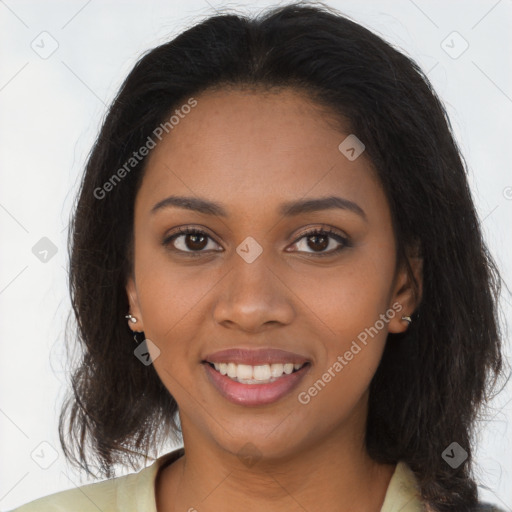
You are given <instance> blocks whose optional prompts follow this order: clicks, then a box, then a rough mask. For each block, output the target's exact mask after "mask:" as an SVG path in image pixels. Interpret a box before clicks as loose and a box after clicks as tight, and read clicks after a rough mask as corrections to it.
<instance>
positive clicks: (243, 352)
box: [203, 348, 309, 366]
mask: <svg viewBox="0 0 512 512" xmlns="http://www.w3.org/2000/svg"><path fill="white" fill-rule="evenodd" d="M203 362H207V363H235V364H247V365H251V366H258V365H264V364H272V363H281V364H285V363H293V364H304V363H308V362H309V359H308V358H307V357H305V356H302V355H300V354H296V353H294V352H287V351H286V350H280V349H276V348H260V349H243V348H230V349H226V350H220V351H218V352H214V353H212V354H208V355H207V356H206V357H205V358H204V359H203Z"/></svg>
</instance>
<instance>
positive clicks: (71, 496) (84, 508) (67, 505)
mask: <svg viewBox="0 0 512 512" xmlns="http://www.w3.org/2000/svg"><path fill="white" fill-rule="evenodd" d="M126 479H127V477H119V478H114V479H111V480H105V481H103V482H97V483H92V484H87V485H83V486H80V487H76V488H74V489H69V490H66V491H61V492H58V493H55V494H50V495H49V496H44V497H43V498H39V499H36V500H34V501H31V502H30V503H26V504H25V505H22V506H21V507H19V508H16V509H14V510H12V511H11V512H36V511H37V512H60V511H62V512H64V511H65V510H69V511H73V512H93V511H94V512H98V509H99V510H102V511H103V512H110V511H114V510H115V500H116V489H117V488H118V487H119V486H123V484H125V483H126ZM116 481H117V482H116Z"/></svg>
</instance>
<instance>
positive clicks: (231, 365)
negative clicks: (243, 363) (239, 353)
mask: <svg viewBox="0 0 512 512" xmlns="http://www.w3.org/2000/svg"><path fill="white" fill-rule="evenodd" d="M227 376H228V377H231V378H232V379H234V378H235V377H236V364H235V363H228V373H227Z"/></svg>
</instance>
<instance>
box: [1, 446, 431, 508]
mask: <svg viewBox="0 0 512 512" xmlns="http://www.w3.org/2000/svg"><path fill="white" fill-rule="evenodd" d="M182 453H183V452H182V449H179V450H174V451H172V452H170V453H166V454H165V455H162V456H161V457H159V458H158V459H156V460H155V461H154V462H153V463H152V464H151V465H150V466H148V467H146V468H144V469H141V470H140V471H139V472H138V473H132V474H130V475H125V476H120V477H117V478H111V479H110V480H104V481H103V482H95V483H92V484H87V485H83V486H81V487H77V488H75V489H69V490H67V491H61V492H58V493H55V494H51V495H49V496H45V497H44V498H39V499H37V500H35V501H31V502H30V503H27V504H26V505H22V506H21V507H18V508H16V509H14V510H12V511H10V512H98V510H100V511H101V512H157V509H156V500H155V480H156V476H157V473H158V470H159V469H160V468H161V467H162V466H163V465H164V464H165V463H167V464H171V463H172V462H174V460H176V459H177V458H179V457H180V456H181V455H182ZM416 490H417V483H416V478H415V476H414V474H413V473H412V471H411V470H410V469H409V467H408V466H407V464H405V463H404V462H399V463H398V464H397V465H396V468H395V471H394V473H393V476H392V477H391V480H390V482H389V486H388V489H387V491H386V496H385V498H384V503H383V504H382V508H381V510H380V512H421V511H422V506H421V502H420V500H419V498H418V495H417V492H416Z"/></svg>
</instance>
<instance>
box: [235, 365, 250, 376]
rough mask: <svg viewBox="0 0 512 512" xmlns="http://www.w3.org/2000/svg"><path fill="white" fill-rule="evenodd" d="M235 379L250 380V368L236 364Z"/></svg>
mask: <svg viewBox="0 0 512 512" xmlns="http://www.w3.org/2000/svg"><path fill="white" fill-rule="evenodd" d="M236 377H237V379H238V380H241V379H252V378H253V377H252V366H250V365H248V364H238V365H237V369H236Z"/></svg>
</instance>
